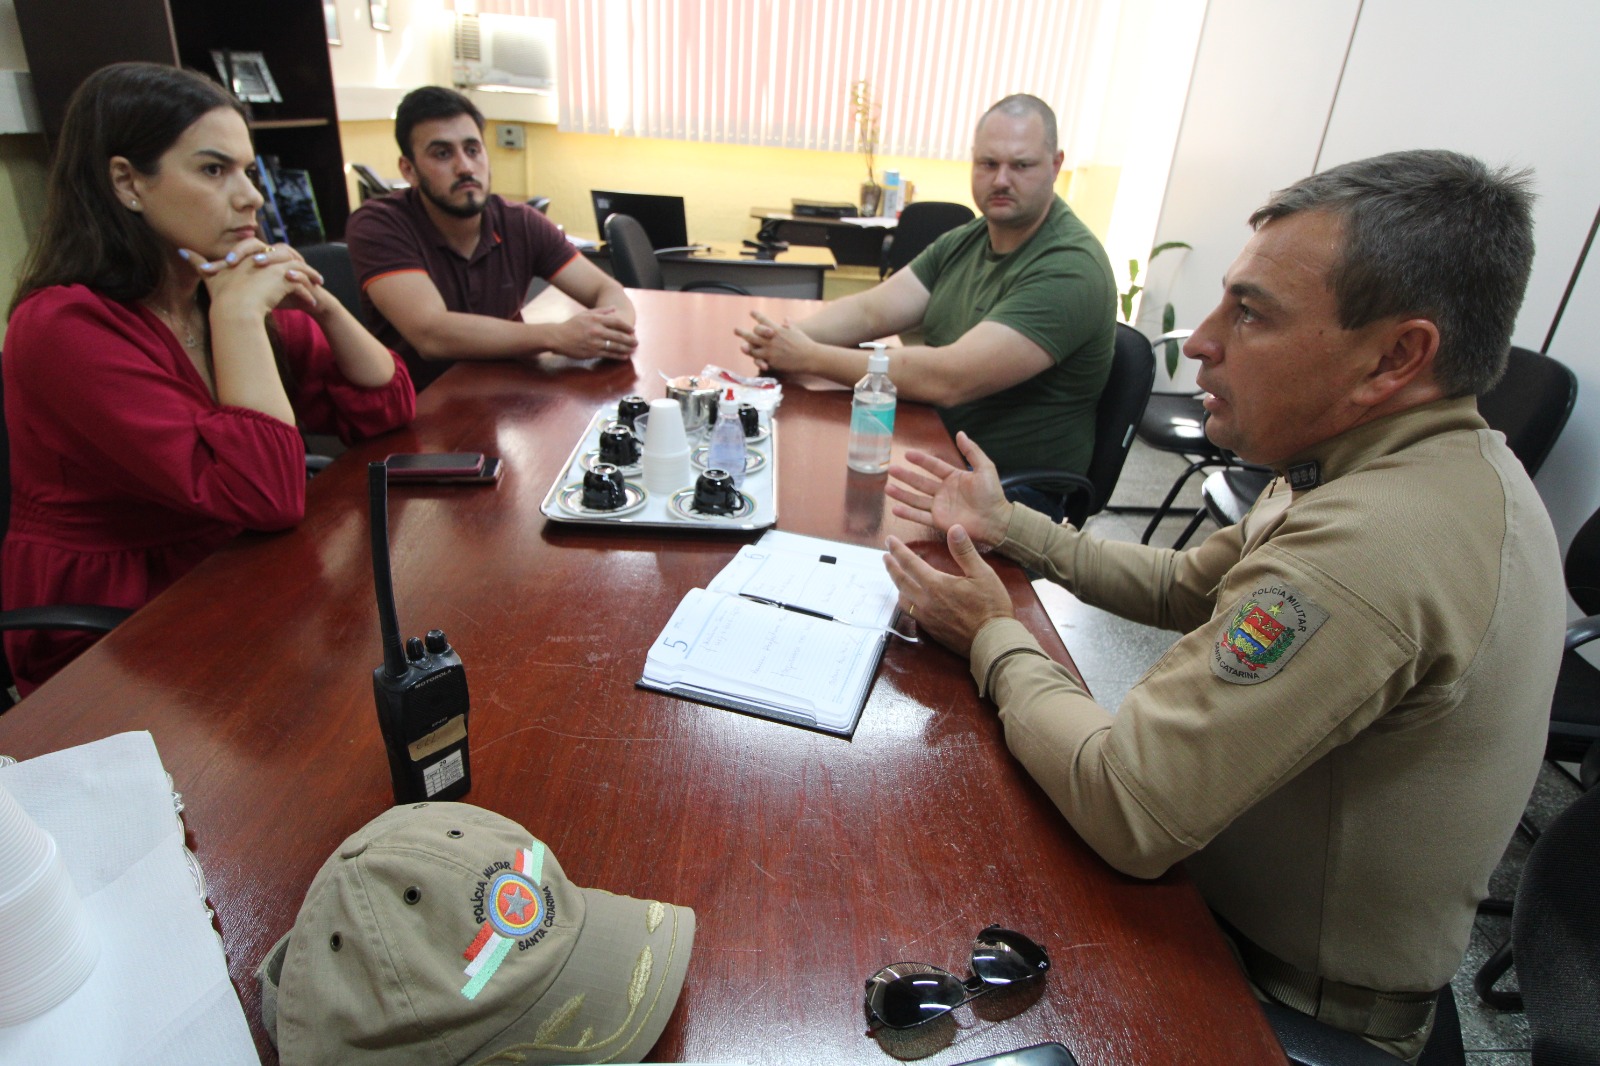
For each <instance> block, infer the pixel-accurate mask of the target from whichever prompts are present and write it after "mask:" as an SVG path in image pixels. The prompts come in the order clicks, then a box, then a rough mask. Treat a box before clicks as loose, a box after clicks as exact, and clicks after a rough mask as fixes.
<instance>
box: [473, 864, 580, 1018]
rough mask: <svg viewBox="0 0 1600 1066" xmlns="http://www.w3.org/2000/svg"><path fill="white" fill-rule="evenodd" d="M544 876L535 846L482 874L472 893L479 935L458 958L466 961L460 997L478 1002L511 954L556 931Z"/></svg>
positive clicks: (553, 907)
mask: <svg viewBox="0 0 1600 1066" xmlns="http://www.w3.org/2000/svg"><path fill="white" fill-rule="evenodd" d="M543 873H544V845H543V844H541V843H539V841H537V840H535V841H532V842H531V843H530V844H529V845H528V846H527V847H526V848H518V849H517V854H516V857H515V858H514V859H513V860H512V861H511V862H496V863H494V864H492V865H491V866H490V867H489V868H488V869H486V870H484V871H483V880H481V881H479V882H478V887H477V889H476V891H474V892H473V893H472V916H473V917H474V918H475V919H477V921H478V923H479V924H478V935H477V936H475V937H473V938H472V943H471V944H469V945H467V950H465V951H463V952H462V953H461V957H462V958H464V959H466V960H467V966H466V969H465V970H463V971H462V972H463V973H465V974H466V975H467V983H466V984H465V985H464V986H462V989H461V994H462V995H463V996H465V997H466V998H467V999H476V998H478V993H479V992H481V991H483V987H484V985H486V984H488V983H489V978H491V977H493V976H494V973H495V971H496V970H498V969H499V968H500V964H501V963H502V962H504V961H505V959H506V956H507V955H509V954H511V949H512V948H519V949H523V950H526V949H527V948H530V947H532V946H533V945H535V944H537V943H538V942H539V941H541V940H543V939H544V937H545V933H546V932H547V931H548V930H549V929H550V928H551V927H552V926H554V925H555V923H556V901H555V894H554V893H553V892H551V891H550V890H549V889H548V888H546V887H544V886H543V885H541V884H540V883H539V879H540V877H541V876H542V874H543Z"/></svg>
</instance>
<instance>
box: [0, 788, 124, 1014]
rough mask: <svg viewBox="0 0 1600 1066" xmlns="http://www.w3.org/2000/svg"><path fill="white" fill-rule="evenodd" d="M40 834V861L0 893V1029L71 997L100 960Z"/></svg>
mask: <svg viewBox="0 0 1600 1066" xmlns="http://www.w3.org/2000/svg"><path fill="white" fill-rule="evenodd" d="M13 802H14V801H13ZM30 821H31V819H30ZM36 828H37V827H36ZM39 832H40V834H41V835H42V836H43V837H44V840H45V854H44V857H43V861H42V862H39V863H35V864H34V865H33V868H32V869H30V870H29V871H28V872H27V874H26V875H25V876H24V877H23V878H21V879H19V880H18V881H17V882H16V883H15V884H14V885H13V886H12V888H11V889H10V891H9V892H7V893H6V894H4V895H0V1026H7V1025H16V1024H18V1023H21V1022H25V1021H27V1020H28V1019H30V1018H36V1017H38V1016H39V1015H41V1014H43V1013H44V1012H45V1011H48V1010H49V1009H50V1008H52V1007H54V1006H55V1005H56V1004H58V1003H60V1002H61V1001H62V1000H64V999H66V998H67V997H68V996H70V995H72V993H73V992H75V991H77V989H78V986H79V985H81V984H83V982H84V981H86V980H87V979H88V977H89V974H90V973H92V972H93V971H94V966H95V963H96V962H98V961H99V959H100V941H99V940H97V939H95V938H94V937H93V936H91V935H90V929H89V917H88V914H87V913H86V912H85V910H84V906H83V900H82V898H81V897H79V895H78V890H77V888H76V887H75V886H74V885H73V883H72V877H71V875H69V874H68V873H67V867H66V864H65V863H63V862H62V861H61V855H60V853H59V852H58V851H57V850H56V842H55V839H54V838H53V837H51V836H50V835H49V834H48V833H45V832H44V831H43V830H39Z"/></svg>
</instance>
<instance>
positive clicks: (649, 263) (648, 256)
mask: <svg viewBox="0 0 1600 1066" xmlns="http://www.w3.org/2000/svg"><path fill="white" fill-rule="evenodd" d="M605 237H606V245H607V246H608V248H609V249H610V252H611V273H612V274H613V275H615V277H616V279H617V280H618V281H620V282H622V284H623V286H624V287H625V288H629V289H665V288H666V287H667V283H666V282H665V281H664V280H663V279H662V276H661V264H660V263H659V262H657V261H656V251H655V248H653V247H652V246H651V244H650V236H649V234H647V233H645V231H644V227H643V226H641V225H639V220H638V219H636V218H634V217H633V216H631V215H607V216H606V233H605Z"/></svg>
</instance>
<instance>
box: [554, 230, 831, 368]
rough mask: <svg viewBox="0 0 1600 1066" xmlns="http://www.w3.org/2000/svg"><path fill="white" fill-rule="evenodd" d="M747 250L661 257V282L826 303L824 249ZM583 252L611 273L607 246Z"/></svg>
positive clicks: (828, 264) (720, 249)
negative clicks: (772, 254)
mask: <svg viewBox="0 0 1600 1066" xmlns="http://www.w3.org/2000/svg"><path fill="white" fill-rule="evenodd" d="M744 250H745V249H741V248H735V247H731V246H725V245H712V246H711V250H710V251H706V252H696V253H694V254H692V255H691V254H687V253H672V254H667V255H658V256H656V262H658V263H660V264H661V276H662V280H663V281H665V282H666V285H667V288H669V289H679V288H682V287H683V286H685V285H687V284H689V283H690V282H693V281H721V282H725V283H727V284H729V285H737V286H739V287H740V288H742V289H744V290H745V291H746V292H749V293H750V294H751V295H752V296H771V297H777V298H780V299H794V300H820V299H822V279H823V277H824V276H825V275H826V274H827V273H828V272H829V271H830V270H832V269H833V254H832V253H831V252H829V251H827V250H826V249H824V248H791V249H789V250H788V251H786V252H782V253H780V254H779V255H778V256H777V257H776V258H774V259H757V258H755V257H754V256H753V255H741V254H740V253H741V251H744ZM751 250H752V251H753V249H751ZM583 254H584V255H585V256H587V257H588V259H589V262H591V263H593V264H594V265H595V266H597V267H599V268H600V269H601V270H604V271H605V272H606V273H607V274H610V273H611V272H612V270H611V255H610V253H609V252H607V251H606V250H605V249H604V247H603V246H602V247H600V248H586V249H584V252H583ZM696 369H699V368H698V367H697V368H696Z"/></svg>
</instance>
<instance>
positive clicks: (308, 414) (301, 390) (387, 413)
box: [272, 311, 417, 444]
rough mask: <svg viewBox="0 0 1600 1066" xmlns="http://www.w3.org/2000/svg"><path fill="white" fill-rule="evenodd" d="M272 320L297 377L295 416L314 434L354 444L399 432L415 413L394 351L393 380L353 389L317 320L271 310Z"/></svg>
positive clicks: (408, 382) (293, 398) (407, 379)
mask: <svg viewBox="0 0 1600 1066" xmlns="http://www.w3.org/2000/svg"><path fill="white" fill-rule="evenodd" d="M272 317H273V321H274V322H275V323H276V324H277V326H278V334H279V336H280V337H281V338H282V340H283V348H284V352H285V353H286V354H287V355H288V357H289V363H290V366H291V367H292V368H293V370H294V374H295V388H294V395H293V396H291V397H290V400H291V401H292V402H293V404H294V413H295V415H296V417H298V418H299V419H300V424H301V425H302V426H304V427H305V428H306V429H307V430H308V431H310V432H312V433H334V434H337V435H338V437H339V439H340V440H342V441H344V442H345V443H346V444H353V443H354V442H356V441H358V440H364V439H365V438H367V437H375V436H377V435H378V434H379V433H387V432H388V431H389V430H391V429H398V428H399V427H400V426H403V425H405V424H407V423H408V422H410V421H411V418H412V416H413V415H415V414H416V406H417V393H416V390H415V389H414V388H412V385H411V375H410V374H409V373H407V371H406V366H405V363H404V362H403V361H402V360H401V359H400V357H399V356H397V355H395V354H394V352H390V353H389V358H391V359H393V360H394V377H392V378H390V379H389V383H388V384H387V385H384V386H382V387H380V388H376V389H367V388H362V387H361V386H360V385H353V384H351V383H350V381H349V380H348V379H346V378H345V376H344V374H343V372H341V371H340V370H339V363H338V361H337V360H336V359H335V358H334V356H333V349H332V347H330V346H329V344H328V338H327V337H326V336H325V335H324V334H323V332H322V327H321V326H319V325H317V322H316V319H314V318H312V317H311V316H310V315H308V314H306V313H305V312H303V311H275V312H273V315H272Z"/></svg>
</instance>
